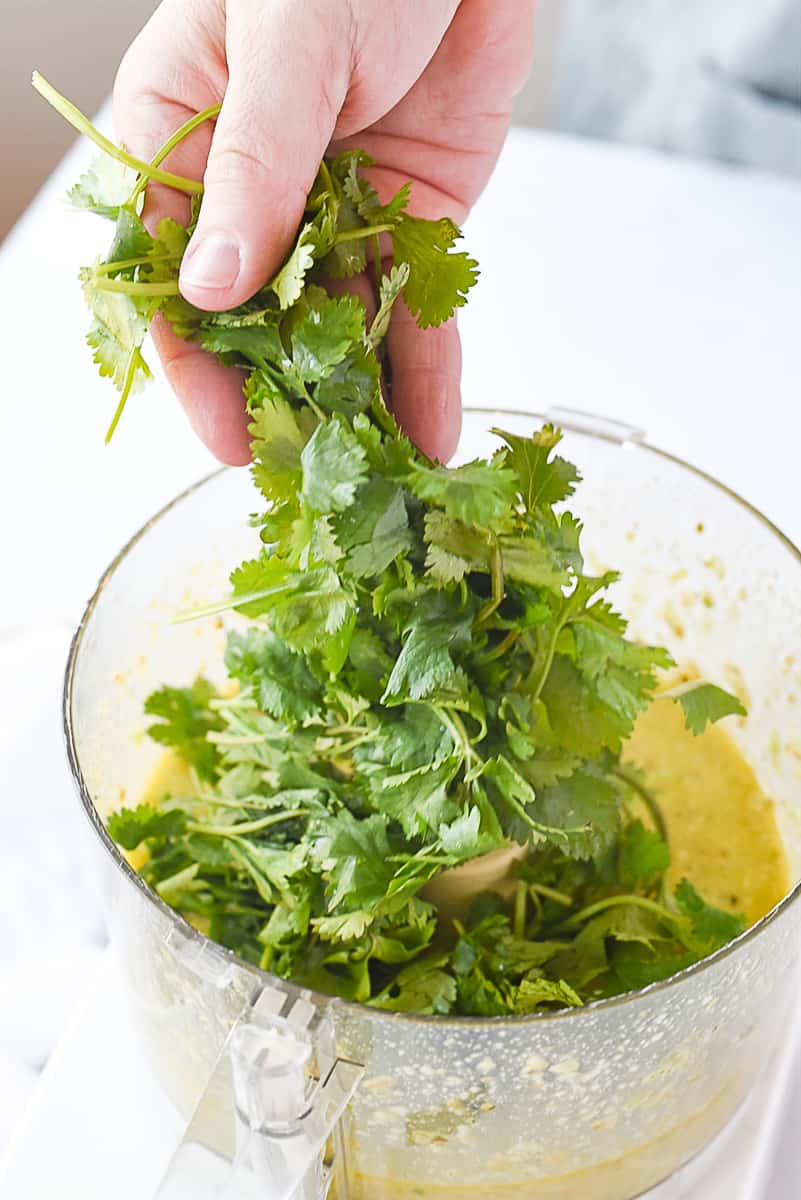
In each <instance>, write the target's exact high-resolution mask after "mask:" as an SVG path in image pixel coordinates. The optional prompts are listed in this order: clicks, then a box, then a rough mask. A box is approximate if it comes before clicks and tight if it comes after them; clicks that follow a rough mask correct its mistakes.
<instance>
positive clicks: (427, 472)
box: [407, 457, 515, 525]
mask: <svg viewBox="0 0 801 1200" xmlns="http://www.w3.org/2000/svg"><path fill="white" fill-rule="evenodd" d="M407 482H408V485H409V487H410V488H411V490H412V491H413V492H414V494H415V495H416V496H417V497H419V499H420V500H425V501H427V502H428V503H430V504H437V505H440V506H441V507H442V508H444V509H445V511H446V512H447V513H448V514H449V515H450V516H452V517H455V518H456V519H457V520H458V521H462V522H463V523H464V524H466V525H492V524H494V523H496V522H498V521H499V520H500V519H501V518H503V517H504V516H506V515H507V513H508V512H509V510H510V509H511V507H512V505H513V503H514V498H515V475H514V473H513V472H512V471H510V470H508V469H507V468H506V467H504V466H503V458H497V457H496V458H495V459H493V460H492V461H491V462H480V461H475V462H470V463H465V465H464V466H462V467H450V468H448V467H424V466H422V465H421V464H415V466H414V470H413V472H412V474H411V476H410V477H409V479H408V481H407Z"/></svg>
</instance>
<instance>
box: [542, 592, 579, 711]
mask: <svg viewBox="0 0 801 1200" xmlns="http://www.w3.org/2000/svg"><path fill="white" fill-rule="evenodd" d="M572 615H573V606H572V604H571V603H570V601H568V603H567V604H566V605H565V610H564V612H563V613H562V615H561V617H560V618H559V620H558V621H556V622H555V624H554V627H553V632H552V633H551V636H550V638H549V640H548V649H547V650H546V652H545V662H544V663H543V665H542V671H541V672H540V677H539V680H538V682H537V686H536V688H535V689H534V694H533V696H532V699H533V700H539V698H540V695H541V693H542V689H543V688H544V687H545V684H546V683H547V681H548V675H549V674H550V671H551V667H552V666H553V660H554V656H555V654H556V643H557V642H558V641H559V634H560V633H561V632H562V630H563V629H564V627H565V625H567V623H568V621H569V620H570V618H571V616H572ZM537 633H539V629H538V630H537Z"/></svg>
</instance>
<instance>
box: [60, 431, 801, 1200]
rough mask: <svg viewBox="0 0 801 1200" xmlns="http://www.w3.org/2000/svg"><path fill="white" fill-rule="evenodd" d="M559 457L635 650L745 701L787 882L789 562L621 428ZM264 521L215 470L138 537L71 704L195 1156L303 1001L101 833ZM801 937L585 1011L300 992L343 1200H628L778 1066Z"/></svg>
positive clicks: (736, 730)
mask: <svg viewBox="0 0 801 1200" xmlns="http://www.w3.org/2000/svg"><path fill="white" fill-rule="evenodd" d="M537 424H538V418H536V417H533V416H521V415H512V414H499V413H484V412H474V413H471V414H467V418H466V422H465V433H464V436H463V441H462V446H461V448H460V457H462V458H469V457H473V456H475V455H476V454H479V453H481V454H483V453H486V452H488V451H489V450H491V448H492V446H493V439H492V438H491V437H490V436H489V435H488V433H487V431H488V429H489V428H490V427H491V426H493V425H500V426H502V427H505V428H507V429H511V430H514V431H516V432H523V431H530V430H531V429H532V428H534V427H536V425H537ZM563 453H564V454H565V455H566V456H567V457H570V458H571V459H572V460H573V461H575V462H577V463H578V464H579V465H580V466H581V469H582V473H583V475H584V482H583V483H582V484H581V486H580V488H579V490H578V492H577V494H576V496H575V497H574V500H573V501H572V502H571V508H572V509H573V511H575V512H577V513H578V514H579V515H580V516H582V518H583V519H584V521H585V525H586V533H585V537H584V548H585V553H586V556H587V558H588V563H589V567H590V569H592V570H596V569H598V570H600V569H602V568H603V569H605V568H609V567H615V568H617V569H620V570H621V571H622V572H623V583H621V584H619V585H616V588H617V595H616V597H615V599H616V602H617V604H618V606H619V607H621V608H622V609H623V610H624V611H625V612H626V613H627V614H628V615H629V616H630V617H631V618H632V623H633V629H634V631H635V632H636V633H637V634H638V635H639V636H642V637H645V638H648V639H649V640H653V641H658V642H662V643H664V644H667V645H668V646H669V647H670V648H671V649H672V651H673V653H674V656H675V657H676V658H677V660H678V661H679V663H680V665H682V666H688V667H691V668H693V669H696V670H698V671H699V672H700V673H701V674H703V675H705V676H706V677H708V678H711V679H714V680H717V681H719V682H722V683H724V684H726V685H728V686H729V687H733V688H734V689H735V690H736V691H738V692H739V693H740V694H741V695H743V697H744V698H746V699H747V702H748V707H749V716H748V718H747V720H743V721H737V722H730V728H731V732H732V734H733V736H734V737H735V738H736V740H737V741H738V743H739V745H740V746H741V748H742V750H743V752H744V754H745V755H746V757H747V758H748V760H749V761H750V763H751V764H752V766H753V767H754V769H755V771H756V773H757V776H758V778H759V780H760V782H761V784H762V786H763V788H764V789H765V791H766V792H767V793H768V794H769V795H771V796H772V797H773V799H774V801H775V803H776V808H777V817H778V821H779V825H780V828H781V831H782V834H783V837H784V840H785V845H786V848H787V852H788V858H789V860H790V863H791V866H792V870H793V872H794V879H796V880H797V879H798V878H799V875H801V746H800V745H799V738H800V735H801V558H799V555H798V552H797V551H796V550H794V549H793V547H792V546H790V545H789V543H787V542H786V541H785V540H784V539H782V537H781V536H780V535H779V534H778V533H777V532H776V531H775V530H774V529H773V528H772V527H771V526H770V525H768V524H767V522H765V521H764V519H763V518H761V517H760V516H759V515H758V514H756V513H754V512H753V511H752V510H750V509H749V508H748V507H747V506H746V505H744V504H743V503H742V502H741V501H738V500H737V498H736V497H734V496H733V495H731V494H730V493H728V492H726V491H725V490H724V489H722V488H720V487H719V486H718V485H716V484H714V483H713V482H712V481H710V480H707V479H706V478H704V477H703V476H702V475H700V474H698V473H697V472H694V471H692V470H691V469H689V468H688V467H686V466H684V465H682V464H680V463H678V462H676V461H674V460H672V459H669V458H668V457H666V456H663V455H660V454H658V453H656V452H654V451H652V450H650V449H648V448H646V447H644V446H642V445H638V444H635V443H633V442H632V441H630V440H626V439H625V438H622V439H621V437H620V436H619V435H618V433H617V432H616V431H615V430H614V429H611V430H610V429H609V428H608V427H605V426H601V428H600V431H598V430H596V431H595V432H578V431H574V432H570V433H568V434H567V435H566V438H565V443H564V449H563ZM254 507H255V497H254V496H253V494H252V493H251V490H250V484H249V481H248V478H247V475H246V474H245V473H242V472H240V473H236V472H223V473H221V474H219V475H217V476H215V477H213V478H212V479H211V480H209V481H207V482H206V483H204V484H203V485H201V486H199V487H198V488H197V489H195V490H193V491H191V492H190V493H188V494H187V495H186V496H184V497H183V498H181V499H179V500H178V501H177V502H175V503H174V504H173V505H172V506H171V507H170V508H169V509H167V510H166V511H165V512H164V513H162V514H161V515H160V516H159V517H158V518H157V519H155V520H154V521H153V522H152V523H151V524H150V525H149V526H148V527H147V528H146V529H145V530H144V531H143V532H142V534H141V535H139V536H138V538H136V539H134V541H133V543H132V544H131V545H130V546H129V547H128V548H127V549H126V550H125V551H124V552H123V553H122V555H121V556H120V558H119V559H118V560H117V562H116V564H115V565H114V566H113V567H112V568H111V569H110V571H109V573H108V574H107V576H106V577H105V579H104V580H103V581H102V582H101V586H100V588H99V590H98V593H97V595H96V597H95V599H94V601H93V602H92V604H91V605H90V607H89V609H88V611H87V615H86V617H85V620H84V623H83V625H82V627H81V629H80V630H79V633H78V635H77V638H76V642H75V646H74V648H73V656H72V659H71V663H70V667H69V671H68V682H67V694H66V719H67V726H68V742H69V744H70V752H71V756H72V760H73V768H74V770H75V774H76V778H77V780H78V783H79V787H80V789H81V793H82V797H83V802H84V806H85V808H86V810H87V813H88V815H89V817H90V819H91V820H92V822H93V823H94V825H95V829H96V832H97V833H98V834H99V836H100V839H101V841H102V843H103V846H102V847H96V853H95V858H96V859H97V860H98V861H99V862H101V863H102V864H103V868H104V869H103V878H104V881H105V897H106V906H107V911H108V913H109V918H110V923H111V925H112V929H113V932H114V934H115V939H116V942H117V945H118V947H119V950H120V952H121V954H122V958H123V962H124V964H125V970H126V972H127V976H128V979H129V982H130V990H131V999H132V1003H133V1006H134V1011H135V1014H136V1019H137V1022H138V1025H139V1028H140V1030H141V1034H142V1053H143V1054H144V1055H147V1056H148V1058H149V1060H150V1062H151V1063H152V1066H153V1070H154V1072H155V1073H156V1074H157V1075H158V1077H159V1079H160V1080H161V1082H162V1084H163V1086H164V1088H165V1089H166V1090H167V1092H168V1093H169V1095H170V1096H171V1097H172V1098H173V1100H174V1102H175V1103H176V1105H177V1106H178V1107H179V1108H180V1109H181V1111H182V1112H183V1113H184V1114H185V1115H186V1116H187V1118H189V1116H190V1115H191V1114H192V1113H193V1112H194V1111H195V1109H196V1108H197V1106H198V1103H199V1101H201V1098H203V1101H202V1103H201V1106H200V1109H199V1110H198V1112H199V1113H200V1117H196V1121H195V1124H196V1126H197V1124H198V1121H200V1125H201V1126H202V1129H201V1133H200V1136H201V1138H202V1139H204V1140H205V1141H206V1142H207V1143H208V1144H209V1145H213V1146H214V1147H216V1148H217V1149H218V1150H219V1151H220V1152H222V1153H225V1154H227V1155H231V1154H232V1153H233V1146H234V1143H235V1140H236V1136H237V1134H236V1122H235V1117H234V1104H233V1098H232V1090H231V1078H230V1072H229V1073H228V1074H226V1072H225V1071H222V1072H221V1071H219V1070H216V1071H215V1064H216V1063H217V1060H218V1058H219V1056H220V1053H221V1050H222V1048H223V1046H224V1045H225V1043H226V1039H227V1038H228V1036H229V1033H230V1029H231V1027H232V1024H233V1023H234V1022H235V1021H236V1020H237V1017H238V1015H240V1014H241V1013H242V1011H243V1007H244V1008H247V1006H248V1004H249V1003H250V1001H251V1000H252V998H253V996H254V995H255V994H257V993H258V991H259V989H260V988H261V987H263V986H264V985H268V986H271V987H274V988H278V989H280V990H282V991H283V992H286V993H287V995H288V996H289V1000H290V1001H292V1000H294V999H296V998H297V996H298V994H299V993H298V992H297V989H294V988H292V987H291V986H290V985H287V984H285V983H284V982H283V981H277V980H275V979H274V978H273V977H270V976H267V975H265V974H263V973H261V972H258V971H256V970H254V969H253V968H252V967H249V966H246V965H245V964H244V963H240V962H238V960H236V959H234V958H233V957H232V956H230V955H229V954H227V952H225V951H223V950H222V949H220V948H219V947H217V946H214V945H213V944H212V943H210V942H209V941H208V940H207V939H205V938H204V937H203V936H202V935H201V934H199V933H197V932H196V931H194V930H192V929H191V928H190V927H189V926H188V925H186V924H185V923H184V922H183V921H182V920H181V919H180V918H178V917H177V916H176V915H175V914H173V913H172V912H171V911H170V910H169V909H167V908H166V907H165V906H164V905H163V904H162V903H161V902H160V901H158V900H157V899H156V898H155V897H154V896H153V895H152V894H151V893H149V892H148V891H147V889H146V888H145V887H144V885H143V884H142V883H141V881H140V880H139V879H138V878H137V877H136V876H135V875H134V874H133V872H132V871H131V870H130V868H129V867H128V866H127V864H126V863H125V862H124V861H123V860H122V859H121V858H120V856H119V854H118V853H117V852H116V850H115V849H114V847H113V846H112V844H111V843H110V842H109V840H108V838H107V836H106V835H105V833H104V831H103V827H102V815H103V814H105V813H107V812H108V811H109V810H110V809H111V808H113V807H115V806H116V805H118V804H119V803H120V802H121V801H122V800H129V801H134V800H135V799H136V796H137V793H138V792H139V791H140V790H141V788H142V786H143V784H144V781H145V778H146V776H147V774H148V772H149V770H150V768H151V766H152V764H153V761H154V759H155V757H156V755H157V753H158V750H157V747H155V746H153V745H151V744H149V742H148V740H147V739H146V738H143V736H142V730H143V724H144V722H143V717H142V704H143V700H144V698H145V696H146V695H147V694H148V693H149V691H150V690H152V689H153V688H154V687H156V686H158V685H160V684H161V683H163V682H165V681H169V682H172V683H179V684H180V683H185V682H188V681H190V680H191V679H193V678H194V676H195V675H196V674H197V673H198V672H199V671H203V672H205V673H206V674H208V675H209V676H210V677H211V678H215V677H216V678H219V677H220V663H221V650H222V646H223V639H224V629H223V625H222V622H220V621H214V620H207V621H202V622H198V623H197V624H189V625H179V626H176V625H170V624H169V622H168V617H169V615H170V613H171V612H173V611H175V609H177V608H181V607H185V606H186V605H187V604H192V603H199V602H203V601H208V600H210V599H214V598H216V597H218V596H219V595H221V594H223V593H224V591H225V588H226V580H227V575H228V572H229V570H230V568H231V566H232V565H234V564H235V563H237V562H238V561H239V560H240V559H241V558H242V557H243V556H244V555H246V554H251V553H252V552H253V550H254V548H255V546H256V544H257V543H256V538H255V534H254V533H253V531H252V530H250V529H248V528H247V526H246V525H245V523H244V519H243V517H244V514H246V513H247V512H249V511H251V509H253V508H254ZM800 938H801V900H799V896H798V889H797V888H796V889H795V892H794V893H793V894H792V896H791V897H789V898H788V899H786V900H785V901H784V902H783V903H782V904H781V905H780V906H779V907H778V909H777V910H774V913H773V914H770V915H769V916H768V917H767V918H765V919H763V921H761V922H760V923H759V924H758V925H757V926H755V927H754V928H753V929H752V930H750V931H749V932H748V933H746V934H745V935H743V936H742V937H741V938H740V939H739V940H738V942H737V943H735V944H734V945H732V946H731V947H729V948H727V949H726V950H724V951H722V952H720V953H719V954H717V955H716V956H714V957H713V958H712V959H709V960H707V961H706V962H705V963H703V964H700V965H699V966H698V967H695V968H691V969H690V970H688V971H686V972H684V973H683V974H682V975H680V976H678V977H676V978H675V979H673V980H671V981H668V982H667V983H665V984H658V985H654V986H652V987H651V988H648V989H645V990H644V991H643V992H640V993H637V994H635V995H632V996H629V997H623V998H619V999H615V1000H611V1001H604V1002H600V1003H597V1004H593V1005H589V1006H587V1007H586V1008H584V1009H579V1010H570V1011H569V1012H563V1013H556V1014H540V1015H537V1016H534V1017H528V1018H514V1019H492V1020H476V1019H472V1020H468V1019H448V1018H438V1017H431V1018H419V1017H413V1016H407V1015H403V1014H386V1013H381V1012H376V1011H373V1010H368V1009H366V1008H363V1007H360V1006H354V1005H348V1004H344V1003H341V1002H338V1001H330V1000H328V999H327V998H326V997H323V996H315V995H310V994H309V993H304V997H305V999H306V1000H308V1001H309V1003H310V1005H311V1006H312V1008H315V1009H316V1010H317V1011H318V1013H319V1014H323V1013H328V1014H332V1015H333V1030H334V1034H333V1039H334V1043H335V1044H334V1045H327V1046H318V1047H317V1050H318V1052H319V1053H318V1056H317V1060H315V1058H314V1057H312V1059H310V1067H309V1069H310V1070H312V1071H314V1070H316V1071H317V1072H318V1074H319V1073H320V1071H321V1067H320V1062H321V1061H322V1060H323V1059H325V1056H326V1055H328V1056H329V1057H330V1056H331V1055H332V1054H338V1055H341V1056H343V1057H344V1058H345V1059H347V1060H350V1061H352V1062H355V1063H358V1064H360V1065H361V1066H362V1067H363V1068H364V1073H363V1076H362V1078H361V1083H360V1084H359V1086H358V1090H357V1092H356V1095H355V1097H354V1099H353V1101H352V1102H351V1104H350V1107H349V1109H348V1111H347V1113H346V1115H345V1117H344V1119H343V1121H342V1122H340V1125H339V1127H338V1130H337V1136H336V1144H337V1147H338V1154H337V1160H336V1162H337V1173H336V1182H335V1188H336V1195H337V1200H413V1198H414V1200H420V1198H423V1200H426V1198H430V1200H436V1198H437V1197H442V1198H443V1200H444V1198H445V1197H452V1198H453V1200H457V1198H458V1200H472V1198H474V1200H496V1198H497V1200H501V1198H502V1197H509V1198H510V1200H511V1198H512V1197H515V1196H518V1197H520V1198H521V1200H523V1198H525V1200H546V1198H547V1200H557V1198H558V1200H575V1197H577V1196H581V1198H582V1200H629V1198H631V1197H634V1196H636V1195H638V1194H639V1193H640V1192H642V1191H643V1190H644V1189H646V1188H647V1187H649V1186H651V1185H652V1184H654V1183H655V1182H657V1181H658V1180H660V1179H664V1178H666V1177H668V1176H669V1175H670V1174H671V1173H672V1172H673V1171H675V1170H676V1169H677V1168H678V1167H679V1166H680V1165H681V1164H682V1163H683V1162H685V1161H686V1160H687V1159H689V1158H690V1157H691V1156H692V1155H693V1154H694V1153H695V1152H696V1151H697V1150H698V1149H700V1148H701V1147H702V1146H703V1145H704V1144H705V1143H706V1142H707V1141H708V1140H709V1139H710V1138H711V1137H712V1136H713V1135H714V1134H715V1133H716V1132H717V1131H718V1130H719V1129H720V1128H721V1127H722V1125H723V1124H724V1123H725V1121H726V1120H727V1118H728V1117H729V1116H730V1115H731V1113H732V1112H733V1111H734V1109H735V1108H736V1107H737V1105H738V1104H739V1102H740V1101H741V1099H742V1098H743V1096H744V1095H745V1093H746V1091H747V1089H748V1087H749V1085H750V1084H751V1082H752V1081H753V1079H754V1077H755V1075H756V1074H757V1072H758V1071H759V1070H760V1068H761V1066H762V1065H763V1064H764V1063H765V1062H766V1060H767V1058H768V1057H769V1055H770V1053H771V1052H772V1050H773V1049H774V1048H775V1046H776V1043H777V1039H779V1038H780V1037H781V1033H782V1019H783V1014H784V1012H785V1011H786V1007H787V1004H788V1002H789V999H790V991H791V987H792V984H793V982H794V979H795V965H796V960H797V958H798V954H799V940H800ZM326 1028H330V1024H329V1025H327V1026H326ZM315 1063H316V1065H315ZM210 1081H211V1087H209V1084H210ZM204 1093H205V1097H204ZM201 1118H202V1119H201ZM196 1132H197V1131H196ZM267 1194H269V1193H267ZM320 1194H322V1192H321V1193H320ZM304 1195H305V1193H304Z"/></svg>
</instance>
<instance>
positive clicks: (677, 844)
mask: <svg viewBox="0 0 801 1200" xmlns="http://www.w3.org/2000/svg"><path fill="white" fill-rule="evenodd" d="M624 759H625V761H628V762H633V763H635V764H636V765H637V766H638V767H639V768H640V770H641V771H642V772H643V773H644V775H645V778H646V780H647V784H648V787H649V789H650V791H651V792H652V794H653V795H654V797H655V798H656V800H657V801H658V803H659V807H660V808H661V810H662V813H663V815H664V817H665V822H666V824H667V827H668V835H669V838H670V854H671V867H670V871H669V873H668V882H669V884H670V885H671V887H672V886H673V885H675V884H676V883H678V882H679V880H680V879H681V878H682V877H683V876H685V875H686V877H687V878H688V879H689V880H690V881H691V882H692V883H693V885H694V886H695V887H696V888H697V890H698V891H699V892H700V893H701V895H702V896H703V897H704V899H705V900H708V901H709V902H710V903H711V904H715V905H717V906H718V907H720V908H728V909H731V910H732V911H733V912H741V913H744V914H745V916H746V917H747V919H748V921H749V923H751V924H753V922H754V921H758V920H759V918H760V917H764V915H765V913H767V912H770V910H771V909H772V908H773V906H774V905H775V904H778V902H779V900H781V898H782V896H784V894H785V893H786V892H788V891H789V889H790V869H789V865H788V862H787V859H786V857H785V853H784V847H783V846H782V842H781V838H780V836H779V831H778V829H777V828H776V821H775V818H774V813H773V804H772V802H771V801H770V800H769V799H768V797H767V796H766V795H765V794H764V792H763V791H762V790H761V789H760V786H759V784H758V783H757V780H756V776H755V775H754V772H753V771H752V770H751V768H750V767H749V765H748V763H747V762H746V761H745V759H744V758H743V756H742V755H741V754H740V752H739V750H738V749H737V746H736V745H735V744H734V742H733V741H732V739H731V738H730V737H729V735H728V734H727V733H726V731H725V730H724V729H722V728H721V727H720V726H718V725H713V726H710V727H708V728H707V729H706V730H705V732H704V733H703V734H701V736H700V737H694V736H693V734H692V733H689V732H688V731H687V730H686V729H685V728H684V716H683V713H682V710H681V708H680V707H679V705H678V704H675V703H674V702H673V701H672V700H666V699H665V700H656V701H655V702H654V703H653V704H652V705H651V706H650V708H648V709H647V710H646V711H645V712H644V713H643V714H642V716H641V717H640V718H639V720H638V721H637V724H636V726H635V729H634V733H633V734H632V736H631V738H630V740H629V743H628V746H627V749H626V752H625V754H624Z"/></svg>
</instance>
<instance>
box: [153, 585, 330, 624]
mask: <svg viewBox="0 0 801 1200" xmlns="http://www.w3.org/2000/svg"><path fill="white" fill-rule="evenodd" d="M294 586H295V585H294V584H292V583H279V584H276V586H275V587H271V588H262V589H261V590H260V591H258V592H246V593H245V595H244V596H229V597H228V599H227V600H217V601H215V602H214V603H213V604H201V605H198V607H197V608H186V609H182V610H181V611H180V612H177V613H173V615H172V616H171V617H170V622H171V624H173V625H181V624H182V623H183V622H184V621H195V620H197V618H198V617H216V616H217V614H218V613H223V612H229V611H230V609H232V608H239V607H240V606H241V605H243V604H253V603H255V602H256V601H257V600H267V599H268V598H269V597H270V596H280V595H283V594H285V593H286V592H290V591H291V590H292V588H293V587H294ZM323 594H324V593H323V591H322V589H321V588H316V589H314V590H313V591H310V592H304V595H306V596H322V595H323Z"/></svg>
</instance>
